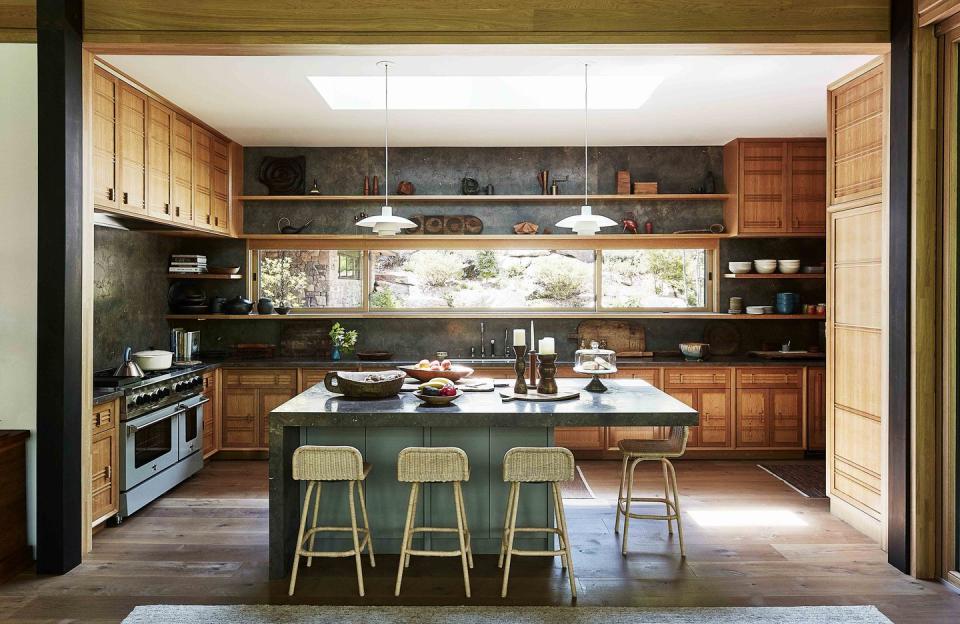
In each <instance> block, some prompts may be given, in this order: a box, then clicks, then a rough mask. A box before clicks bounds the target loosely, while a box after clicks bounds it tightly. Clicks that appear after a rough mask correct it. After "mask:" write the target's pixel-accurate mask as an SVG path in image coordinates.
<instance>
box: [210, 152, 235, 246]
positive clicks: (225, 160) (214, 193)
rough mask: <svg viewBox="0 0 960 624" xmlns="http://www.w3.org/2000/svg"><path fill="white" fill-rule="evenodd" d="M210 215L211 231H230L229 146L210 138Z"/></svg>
mask: <svg viewBox="0 0 960 624" xmlns="http://www.w3.org/2000/svg"><path fill="white" fill-rule="evenodd" d="M211 146H212V157H211V166H210V174H211V183H210V214H211V216H212V217H213V223H212V224H211V225H212V226H213V229H215V230H217V231H220V232H227V231H229V229H230V227H229V226H230V214H229V213H230V209H229V206H230V204H229V189H228V184H229V180H230V174H229V158H230V157H229V146H228V144H227V143H226V141H223V140H221V139H218V138H216V137H213V138H212V142H211Z"/></svg>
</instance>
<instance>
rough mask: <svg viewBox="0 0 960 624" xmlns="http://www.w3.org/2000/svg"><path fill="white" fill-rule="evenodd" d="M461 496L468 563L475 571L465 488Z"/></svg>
mask: <svg viewBox="0 0 960 624" xmlns="http://www.w3.org/2000/svg"><path fill="white" fill-rule="evenodd" d="M459 489H460V496H459V497H458V500H459V505H460V516H461V517H462V518H463V533H464V535H465V536H466V537H465V538H464V539H465V540H466V542H467V563H469V564H470V569H471V570H472V569H473V546H472V545H471V543H470V542H471V541H473V540H471V538H470V523H469V522H467V507H466V505H465V504H464V502H463V487H460V488H459Z"/></svg>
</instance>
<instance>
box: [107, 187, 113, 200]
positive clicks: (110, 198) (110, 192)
mask: <svg viewBox="0 0 960 624" xmlns="http://www.w3.org/2000/svg"><path fill="white" fill-rule="evenodd" d="M107 199H109V200H110V201H113V189H112V188H108V189H107Z"/></svg>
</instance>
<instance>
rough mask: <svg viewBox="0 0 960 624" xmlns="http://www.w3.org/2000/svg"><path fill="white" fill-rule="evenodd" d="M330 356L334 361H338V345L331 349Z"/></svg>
mask: <svg viewBox="0 0 960 624" xmlns="http://www.w3.org/2000/svg"><path fill="white" fill-rule="evenodd" d="M330 357H331V358H332V359H333V361H334V362H339V361H340V347H337V346H334V347H333V350H332V351H331V352H330Z"/></svg>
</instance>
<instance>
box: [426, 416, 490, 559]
mask: <svg viewBox="0 0 960 624" xmlns="http://www.w3.org/2000/svg"><path fill="white" fill-rule="evenodd" d="M428 435H429V436H430V446H433V447H440V446H455V447H457V448H461V449H463V450H464V451H465V452H466V454H467V459H468V460H469V462H470V480H469V481H467V482H466V483H464V484H463V485H462V487H463V498H464V502H463V504H464V507H465V508H466V512H467V526H468V528H469V529H470V537H471V541H472V547H473V551H474V552H475V553H490V552H499V550H498V549H499V547H500V542H499V541H497V544H496V546H495V547H494V546H493V545H492V544H491V543H490V541H491V540H490V538H491V527H490V513H489V507H490V485H491V483H490V429H489V428H487V427H477V428H461V427H449V428H448V427H431V428H430V429H429V430H428ZM429 509H430V521H431V522H432V523H433V526H436V527H456V526H457V516H456V508H455V507H454V498H453V486H452V485H450V484H446V483H442V484H441V483H434V484H432V485H431V486H430V503H429ZM431 543H432V544H433V546H432V547H433V548H434V549H437V550H457V549H458V548H459V547H460V546H459V542H458V540H457V537H456V535H455V534H451V535H449V536H447V535H433V536H431Z"/></svg>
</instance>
